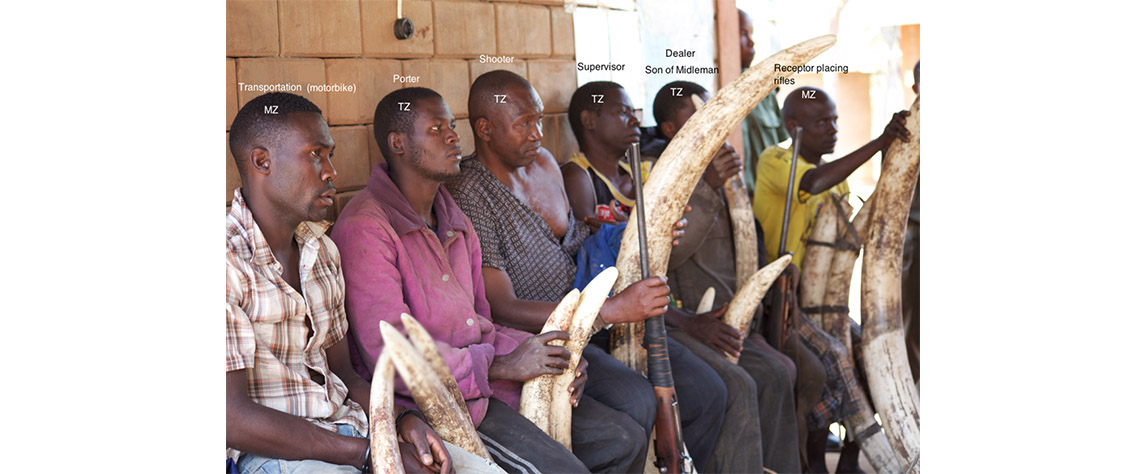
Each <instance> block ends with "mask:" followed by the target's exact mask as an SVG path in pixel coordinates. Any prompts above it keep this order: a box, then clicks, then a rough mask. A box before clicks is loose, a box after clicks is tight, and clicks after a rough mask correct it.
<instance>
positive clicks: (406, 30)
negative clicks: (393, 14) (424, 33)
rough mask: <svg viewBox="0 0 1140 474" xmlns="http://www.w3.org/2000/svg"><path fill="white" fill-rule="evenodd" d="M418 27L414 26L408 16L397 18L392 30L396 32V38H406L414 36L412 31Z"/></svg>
mask: <svg viewBox="0 0 1140 474" xmlns="http://www.w3.org/2000/svg"><path fill="white" fill-rule="evenodd" d="M415 31H416V28H415V27H414V26H412V20H410V19H408V18H400V19H399V20H396V24H394V25H392V32H393V33H395V34H396V39H402V40H406V39H408V38H411V37H412V33H414V32H415Z"/></svg>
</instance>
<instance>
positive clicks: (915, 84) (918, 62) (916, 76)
mask: <svg viewBox="0 0 1140 474" xmlns="http://www.w3.org/2000/svg"><path fill="white" fill-rule="evenodd" d="M920 63H922V61H915V63H914V85H913V86H910V88H911V89H914V93H915V94H917V93H918V65H919V64H920Z"/></svg>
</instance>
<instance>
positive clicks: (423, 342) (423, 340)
mask: <svg viewBox="0 0 1140 474" xmlns="http://www.w3.org/2000/svg"><path fill="white" fill-rule="evenodd" d="M400 320H401V321H403V322H404V330H405V331H407V332H408V339H411V341H412V345H413V346H415V348H416V349H419V351H420V354H421V355H423V356H424V359H425V360H427V362H428V365H429V366H430V367H431V369H432V370H433V371H434V372H435V376H436V377H437V378H439V381H440V382H443V386H444V387H447V392H448V393H450V394H451V398H452V399H453V400H455V406H457V407H459V411H460V412H462V413H463V416H464V417H465V418H467V419H471V414H470V413H468V412H467V400H464V399H463V393H462V392H460V391H459V384H458V383H456V382H455V376H453V375H451V368H450V367H448V366H447V362H444V360H443V354H442V353H440V352H439V347H438V346H436V345H435V338H433V337H431V334H430V333H428V331H427V329H424V327H423V326H421V325H420V322H419V321H416V318H413V317H412V315H410V314H408V313H401V314H400Z"/></svg>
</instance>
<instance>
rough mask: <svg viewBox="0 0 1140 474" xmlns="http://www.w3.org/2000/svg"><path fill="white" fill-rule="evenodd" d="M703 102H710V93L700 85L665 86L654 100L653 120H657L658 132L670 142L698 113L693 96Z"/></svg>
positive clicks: (669, 84)
mask: <svg viewBox="0 0 1140 474" xmlns="http://www.w3.org/2000/svg"><path fill="white" fill-rule="evenodd" d="M694 95H696V96H697V97H699V98H700V99H701V101H708V100H709V91H707V90H705V88H704V87H701V86H700V84H696V83H692V82H689V81H673V82H670V83H668V84H665V86H664V87H662V88H661V90H659V91H657V97H654V98H653V118H654V120H657V130H658V131H659V132H661V134H662V135H663V136H664V137H665V138H666V139H668V140H672V139H673V136H674V135H676V134H677V131H679V130H681V127H682V126H684V125H685V122H688V121H689V117H692V116H693V114H695V113H697V106H696V105H694V104H693V98H692V96H694Z"/></svg>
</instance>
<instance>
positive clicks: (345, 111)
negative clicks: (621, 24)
mask: <svg viewBox="0 0 1140 474" xmlns="http://www.w3.org/2000/svg"><path fill="white" fill-rule="evenodd" d="M563 3H564V2H563V1H562V0H511V1H507V0H502V1H499V0H491V1H487V0H404V2H403V7H402V8H403V13H404V16H405V17H407V18H409V19H410V20H411V21H412V23H413V25H414V27H415V28H414V33H413V35H412V37H411V38H409V39H406V40H397V39H396V37H395V36H394V34H393V32H392V25H393V23H394V22H395V20H396V0H322V1H319V2H317V1H296V0H227V2H226V131H227V148H226V204H227V206H228V205H229V203H230V201H231V200H232V198H233V192H234V189H236V188H237V187H238V186H240V184H241V180H240V178H239V177H238V174H237V168H236V166H235V165H234V164H233V158H232V157H231V156H230V153H229V148H228V135H229V133H228V132H229V126H230V124H231V123H232V122H233V118H234V115H235V114H236V113H237V111H238V110H239V109H240V108H241V106H242V105H244V104H245V103H246V102H248V101H249V100H251V99H253V98H254V97H257V96H258V95H260V94H261V93H260V92H250V91H243V90H241V89H240V88H239V83H244V84H276V83H292V84H300V85H302V86H303V87H304V86H305V85H306V84H313V85H318V84H321V85H323V84H329V85H332V84H341V83H343V84H354V85H355V87H356V91H355V93H350V92H307V91H304V90H302V91H301V92H300V94H301V95H303V96H305V97H306V98H308V99H309V100H311V101H313V103H315V104H316V105H317V106H318V107H320V108H321V110H323V111H324V113H325V119H326V120H327V121H328V123H329V127H330V129H331V131H332V135H333V139H334V140H336V143H337V149H336V156H335V158H334V164H335V165H336V169H337V178H336V185H337V189H338V198H337V205H336V206H335V209H334V212H339V210H340V209H341V208H342V207H343V205H344V204H346V203H347V202H348V200H349V199H350V198H351V197H352V196H353V195H355V194H356V192H358V191H359V190H360V189H361V188H363V187H364V185H365V184H366V183H367V179H368V174H369V172H370V170H371V169H372V166H374V165H375V164H376V163H379V162H380V161H382V160H383V157H382V156H381V154H380V148H379V146H378V145H377V144H376V140H375V138H373V133H372V114H373V111H374V110H375V107H376V103H377V102H379V101H380V99H381V98H382V97H384V96H385V95H386V94H388V93H389V92H391V91H393V90H395V89H397V88H401V87H413V86H423V87H430V88H432V89H434V90H436V91H437V92H439V93H440V94H441V95H443V97H444V99H445V100H447V103H448V105H449V106H450V107H451V112H452V113H453V114H455V117H456V118H457V119H458V120H457V126H456V128H457V130H458V131H459V135H460V137H461V139H460V146H461V147H462V148H463V151H464V153H465V154H468V153H471V152H473V151H474V137H473V135H472V133H471V125H470V122H469V120H468V119H467V95H468V91H469V89H470V86H471V83H472V82H474V81H475V79H476V78H477V77H479V75H481V74H483V73H485V72H487V71H491V70H495V69H507V70H510V71H514V72H515V73H517V74H519V75H521V76H523V77H526V78H527V79H528V80H529V81H530V82H531V83H532V84H533V85H534V87H535V89H536V90H537V91H538V94H539V96H540V97H542V100H543V103H544V105H545V108H546V110H545V113H546V118H545V120H544V121H543V133H544V138H543V146H545V147H547V148H549V149H550V150H551V152H552V153H554V155H555V156H556V157H558V158H559V159H561V160H565V159H566V158H567V157H569V156H570V154H572V153H573V152H574V151H577V148H578V144H577V142H576V141H575V140H574V135H573V133H571V131H570V123H569V120H567V118H566V111H567V109H568V108H569V101H570V96H571V94H573V92H574V90H575V89H576V88H577V82H576V71H575V61H574V57H575V51H574V20H573V15H571V14H570V13H569V12H568V11H567V10H566V8H565V7H564V6H563ZM595 3H596V2H595ZM601 3H603V4H604V3H606V2H604V1H603V2H601ZM619 3H620V2H619ZM481 55H485V56H510V57H513V58H514V59H513V62H512V63H510V64H499V63H494V64H493V63H485V62H480V56H481ZM393 75H400V76H409V75H415V76H419V78H420V80H419V82H418V83H415V84H411V83H401V82H398V81H394V80H393ZM330 217H332V218H335V214H334V215H333V216H330Z"/></svg>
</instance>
